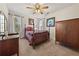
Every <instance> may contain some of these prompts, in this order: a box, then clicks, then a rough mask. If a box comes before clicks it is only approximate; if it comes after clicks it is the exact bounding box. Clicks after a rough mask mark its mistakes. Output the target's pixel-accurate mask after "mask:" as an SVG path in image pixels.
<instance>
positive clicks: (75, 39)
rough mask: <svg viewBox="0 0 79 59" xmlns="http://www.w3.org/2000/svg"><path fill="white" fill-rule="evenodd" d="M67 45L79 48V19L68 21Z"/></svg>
mask: <svg viewBox="0 0 79 59" xmlns="http://www.w3.org/2000/svg"><path fill="white" fill-rule="evenodd" d="M67 45H68V46H71V47H74V48H75V47H78V48H79V20H77V19H74V20H71V21H67Z"/></svg>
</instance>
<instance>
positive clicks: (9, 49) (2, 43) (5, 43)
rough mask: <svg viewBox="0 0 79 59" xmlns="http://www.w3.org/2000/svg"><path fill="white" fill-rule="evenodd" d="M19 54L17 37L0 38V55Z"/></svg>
mask: <svg viewBox="0 0 79 59" xmlns="http://www.w3.org/2000/svg"><path fill="white" fill-rule="evenodd" d="M14 54H17V56H18V55H19V37H15V38H9V39H5V40H0V56H11V55H14Z"/></svg>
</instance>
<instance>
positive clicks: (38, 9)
mask: <svg viewBox="0 0 79 59" xmlns="http://www.w3.org/2000/svg"><path fill="white" fill-rule="evenodd" d="M26 8H28V9H33V10H34V12H33V14H35V13H41V14H43V11H45V9H48V6H44V5H43V4H39V3H36V4H34V6H33V7H26Z"/></svg>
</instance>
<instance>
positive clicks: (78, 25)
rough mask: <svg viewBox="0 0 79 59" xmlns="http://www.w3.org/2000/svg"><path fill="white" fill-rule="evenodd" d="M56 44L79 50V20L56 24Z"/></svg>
mask: <svg viewBox="0 0 79 59" xmlns="http://www.w3.org/2000/svg"><path fill="white" fill-rule="evenodd" d="M56 42H59V43H60V44H62V45H66V46H69V47H71V48H75V49H79V18H76V19H69V20H64V21H57V22H56Z"/></svg>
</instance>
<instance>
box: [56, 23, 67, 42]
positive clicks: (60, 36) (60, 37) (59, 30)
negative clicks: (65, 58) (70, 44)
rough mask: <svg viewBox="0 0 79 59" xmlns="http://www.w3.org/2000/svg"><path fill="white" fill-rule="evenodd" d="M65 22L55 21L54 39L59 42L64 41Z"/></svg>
mask: <svg viewBox="0 0 79 59" xmlns="http://www.w3.org/2000/svg"><path fill="white" fill-rule="evenodd" d="M65 35H66V24H65V22H57V23H56V41H59V42H61V43H65V42H66V41H65V39H66V36H65Z"/></svg>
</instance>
